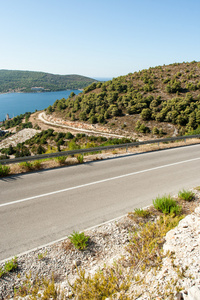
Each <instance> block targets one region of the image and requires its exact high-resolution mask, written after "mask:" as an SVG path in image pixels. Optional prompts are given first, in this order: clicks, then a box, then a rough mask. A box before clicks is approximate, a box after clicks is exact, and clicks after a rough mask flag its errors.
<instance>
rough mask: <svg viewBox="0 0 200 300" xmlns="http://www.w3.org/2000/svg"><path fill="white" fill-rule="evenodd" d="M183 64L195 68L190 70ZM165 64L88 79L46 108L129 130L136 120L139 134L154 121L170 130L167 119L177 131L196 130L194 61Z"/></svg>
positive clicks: (199, 121)
mask: <svg viewBox="0 0 200 300" xmlns="http://www.w3.org/2000/svg"><path fill="white" fill-rule="evenodd" d="M187 69H188V70H189V72H192V73H193V74H190V75H188V73H187V72H186V70H187ZM168 70H169V66H162V67H160V66H159V67H155V68H149V69H148V70H142V71H139V72H135V73H134V74H128V75H126V76H120V77H117V78H114V79H113V80H110V81H107V82H104V83H102V84H100V85H99V84H92V85H90V86H88V87H87V88H86V89H84V91H83V92H82V93H80V94H78V95H73V96H71V97H69V98H68V99H61V100H59V101H56V102H55V103H54V104H53V105H52V107H51V112H49V113H51V114H53V115H55V116H59V117H62V118H63V119H68V120H70V119H72V116H73V120H80V121H84V122H86V123H92V124H95V123H99V124H103V125H104V126H108V127H109V128H112V129H117V128H120V126H121V129H123V128H125V130H127V131H129V132H132V131H133V130H135V127H138V126H136V123H137V121H139V122H140V123H141V125H142V128H141V131H140V130H139V132H141V133H143V134H151V133H152V131H153V128H154V127H158V128H159V129H162V130H163V132H165V134H168V133H169V127H168V126H166V125H165V124H166V123H171V124H173V125H174V126H176V128H177V130H178V132H179V133H180V134H185V133H187V132H189V131H191V130H196V129H197V127H198V126H199V125H200V115H199V105H200V97H199V89H200V84H199V82H200V70H199V68H198V63H196V62H195V63H188V64H187V63H182V64H173V65H170V71H168ZM184 70H185V71H184ZM180 74H181V75H180ZM194 76H195V79H194ZM116 120H117V122H116ZM121 120H122V121H121ZM142 121H145V122H147V123H148V124H145V123H143V122H142ZM124 123H126V126H125V127H123V124H124ZM143 127H146V128H143ZM147 128H148V129H147ZM138 129H139V127H138ZM138 129H137V130H138ZM153 134H155V130H154V133H153ZM156 134H157V133H156Z"/></svg>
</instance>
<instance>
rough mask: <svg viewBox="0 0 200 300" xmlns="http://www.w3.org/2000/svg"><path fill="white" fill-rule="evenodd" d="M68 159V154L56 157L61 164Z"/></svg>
mask: <svg viewBox="0 0 200 300" xmlns="http://www.w3.org/2000/svg"><path fill="white" fill-rule="evenodd" d="M66 159H67V156H58V157H56V158H55V160H56V161H57V162H58V163H59V165H64V164H65V161H66Z"/></svg>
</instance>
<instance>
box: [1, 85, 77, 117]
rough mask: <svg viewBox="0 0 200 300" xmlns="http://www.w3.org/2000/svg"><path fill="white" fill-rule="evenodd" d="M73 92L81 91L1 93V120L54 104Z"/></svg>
mask: <svg viewBox="0 0 200 300" xmlns="http://www.w3.org/2000/svg"><path fill="white" fill-rule="evenodd" d="M71 92H74V93H75V94H78V93H80V91H78V90H68V91H59V92H47V93H9V94H0V121H3V120H5V118H6V114H9V117H10V118H12V117H16V116H17V115H20V114H24V113H25V112H29V111H30V112H34V111H35V110H36V109H37V110H42V109H44V108H47V107H48V106H49V105H52V104H53V103H54V102H55V101H56V100H57V99H58V100H60V99H62V98H66V99H67V98H68V97H69V95H70V94H71Z"/></svg>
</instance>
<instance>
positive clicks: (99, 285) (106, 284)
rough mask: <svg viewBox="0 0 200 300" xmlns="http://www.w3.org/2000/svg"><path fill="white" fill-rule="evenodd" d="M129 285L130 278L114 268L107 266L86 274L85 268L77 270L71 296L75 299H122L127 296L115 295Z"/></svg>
mask: <svg viewBox="0 0 200 300" xmlns="http://www.w3.org/2000/svg"><path fill="white" fill-rule="evenodd" d="M129 287H130V280H129V278H126V276H125V275H124V274H123V273H121V272H120V270H118V268H117V267H115V268H107V269H105V270H104V271H101V270H99V271H97V272H96V273H95V274H94V275H90V274H89V275H88V276H86V274H85V270H82V269H81V270H80V271H78V278H77V279H76V280H75V282H74V284H73V286H72V285H71V288H72V291H73V294H74V295H73V296H76V297H77V299H96V300H100V299H111V298H110V297H112V296H114V297H112V299H124V300H128V299H129V298H128V297H127V296H126V295H125V294H124V293H123V298H121V297H120V298H116V297H115V296H116V295H117V294H118V293H120V291H127V290H128V289H129Z"/></svg>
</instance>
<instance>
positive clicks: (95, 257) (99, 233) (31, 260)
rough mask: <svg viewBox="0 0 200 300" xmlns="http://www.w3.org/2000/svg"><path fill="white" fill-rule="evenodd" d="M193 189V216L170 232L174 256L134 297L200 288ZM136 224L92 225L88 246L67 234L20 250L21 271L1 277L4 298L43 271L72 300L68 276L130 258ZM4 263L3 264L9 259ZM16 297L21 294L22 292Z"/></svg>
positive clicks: (198, 206)
mask: <svg viewBox="0 0 200 300" xmlns="http://www.w3.org/2000/svg"><path fill="white" fill-rule="evenodd" d="M193 192H194V193H195V201H194V202H187V203H185V204H184V205H183V208H184V213H185V214H187V216H186V217H185V218H184V219H183V220H182V221H180V223H179V225H178V226H177V227H176V228H175V229H173V230H171V231H169V232H168V233H167V235H166V241H165V244H164V246H163V247H164V250H165V251H167V250H170V251H173V253H174V255H173V258H172V257H169V256H167V257H166V258H165V259H164V261H163V267H162V268H161V269H160V271H158V272H157V273H156V274H155V273H153V272H151V271H149V272H148V273H146V274H145V282H144V281H143V282H142V283H141V284H138V285H137V293H139V294H140V295H139V297H137V298H136V297H131V291H134V289H135V286H134V285H133V287H132V288H130V291H129V293H130V299H140V300H145V299H195V298H191V297H190V298H188V297H189V295H190V289H191V287H193V288H196V289H197V292H198V287H200V191H198V190H196V189H194V190H193ZM134 226H135V222H134V220H133V219H132V218H130V217H129V216H128V215H127V216H124V217H121V218H120V219H117V220H113V221H110V222H107V223H105V224H102V225H100V226H97V227H95V228H91V229H88V230H86V231H85V234H86V235H87V236H89V244H88V247H87V249H86V250H84V251H80V250H77V249H75V247H74V246H73V245H72V243H71V242H70V241H69V239H67V238H66V239H64V240H62V241H59V242H56V243H53V244H51V245H49V246H46V247H42V248H39V249H37V250H34V251H31V252H29V253H26V254H23V255H19V256H18V258H17V261H18V268H17V270H16V271H14V272H10V273H8V274H7V275H4V276H3V277H1V278H0V299H7V297H8V296H10V297H11V299H13V297H14V289H15V290H17V289H20V288H21V289H22V287H23V288H24V289H27V286H26V285H28V284H29V285H30V284H33V283H34V282H35V280H36V279H35V278H36V276H37V274H38V275H39V277H42V276H44V277H49V278H50V277H51V276H52V274H54V275H53V276H54V279H55V282H56V283H57V284H59V285H60V287H61V289H62V290H63V291H64V294H65V296H66V299H68V296H67V295H70V286H69V284H68V280H69V282H70V283H73V282H74V280H75V279H76V278H77V268H78V269H79V268H82V269H84V270H85V271H86V273H87V274H88V273H90V274H94V273H95V272H96V271H97V270H98V269H99V268H101V269H102V268H104V266H105V265H106V266H108V265H112V264H113V262H116V261H117V260H119V259H120V258H121V257H123V256H124V257H127V255H128V253H127V251H126V249H125V247H126V246H127V245H128V243H129V238H130V235H129V232H130V230H131V229H133V227H134ZM0 265H1V266H2V267H3V266H4V262H2V263H1V264H0ZM127 270H128V269H127ZM124 272H126V269H125V271H124ZM180 273H181V276H180ZM169 283H170V284H169ZM173 283H174V285H173ZM173 286H174V287H173ZM177 287H178V288H180V290H182V294H178V296H177V297H174V298H170V297H169V298H168V297H163V296H162V295H163V291H165V290H166V289H169V288H171V289H173V288H174V291H173V293H174V295H175V294H177V293H178V292H177ZM188 291H189V295H188ZM181 297H182V298H181ZM15 299H21V298H20V297H19V296H16V298H15ZM26 299H31V298H28V297H27V298H26ZM116 299H123V298H116ZM196 299H200V298H196Z"/></svg>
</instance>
